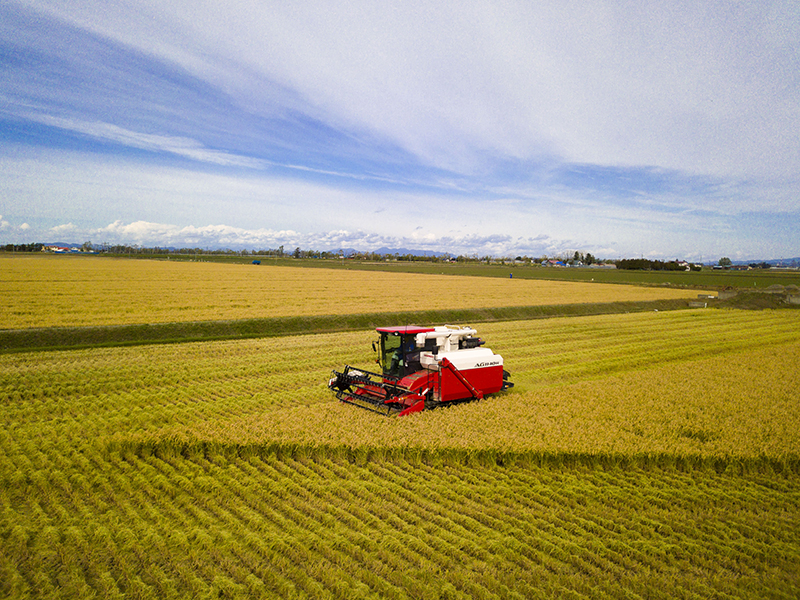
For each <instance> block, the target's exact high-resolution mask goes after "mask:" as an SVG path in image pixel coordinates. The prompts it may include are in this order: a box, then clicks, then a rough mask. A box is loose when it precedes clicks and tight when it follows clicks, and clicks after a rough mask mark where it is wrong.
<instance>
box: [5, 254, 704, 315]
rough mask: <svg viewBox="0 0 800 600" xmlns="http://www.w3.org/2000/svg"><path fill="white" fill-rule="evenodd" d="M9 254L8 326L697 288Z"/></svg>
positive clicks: (492, 303)
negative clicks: (17, 256) (12, 256)
mask: <svg viewBox="0 0 800 600" xmlns="http://www.w3.org/2000/svg"><path fill="white" fill-rule="evenodd" d="M0 260H2V267H3V268H2V270H1V271H0V294H2V296H3V298H4V302H3V304H2V306H0V328H2V329H15V328H29V327H69V326H90V325H121V324H141V323H172V322H189V321H215V320H230V319H253V318H265V317H290V316H310V315H338V314H358V313H379V312H398V311H417V310H436V309H464V308H471V309H472V308H487V307H507V306H541V305H554V304H579V303H596V302H620V301H633V300H636V301H646V300H656V299H674V298H689V297H694V296H695V295H696V294H697V291H696V290H694V291H686V290H675V289H668V288H657V287H636V286H628V285H610V284H600V283H597V284H594V283H574V282H555V281H533V280H523V279H499V278H487V277H464V276H458V275H425V274H413V273H387V272H377V271H348V270H341V269H336V270H333V269H303V268H297V267H279V266H269V265H261V266H258V267H256V266H254V265H242V264H220V263H201V262H178V261H171V262H170V261H164V260H162V261H156V260H136V259H111V258H105V257H88V256H87V257H67V256H41V257H21V258H3V259H0Z"/></svg>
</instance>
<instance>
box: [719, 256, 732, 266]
mask: <svg viewBox="0 0 800 600" xmlns="http://www.w3.org/2000/svg"><path fill="white" fill-rule="evenodd" d="M732 264H733V263H732V262H731V259H730V258H728V257H727V256H723V257H722V258H720V259H719V266H720V267H730V266H731V265H732Z"/></svg>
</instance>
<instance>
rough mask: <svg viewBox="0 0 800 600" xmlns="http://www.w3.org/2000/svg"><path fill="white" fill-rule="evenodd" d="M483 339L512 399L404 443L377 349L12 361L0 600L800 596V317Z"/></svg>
mask: <svg viewBox="0 0 800 600" xmlns="http://www.w3.org/2000/svg"><path fill="white" fill-rule="evenodd" d="M243 268H244V267H243ZM451 279H452V278H450V279H448V280H451ZM473 325H474V326H475V327H476V328H477V329H478V330H479V333H480V335H481V336H482V337H484V338H485V339H486V340H487V345H488V346H489V347H491V348H492V349H493V350H495V351H496V352H499V353H501V354H502V355H503V356H504V358H505V360H506V368H508V369H509V370H510V371H511V372H512V380H513V381H514V382H515V383H516V387H515V388H514V389H513V390H510V391H508V392H505V393H503V394H499V395H497V396H494V397H490V398H487V399H484V400H483V401H481V402H475V403H471V404H467V405H461V406H456V407H451V408H447V409H440V410H437V411H431V412H426V413H421V414H418V415H413V416H410V417H406V418H402V419H386V418H384V417H380V416H378V415H374V414H372V413H368V412H366V411H360V410H358V409H357V408H355V407H350V406H346V405H341V404H339V403H337V402H335V401H334V400H333V398H332V395H331V394H330V393H329V392H328V390H327V389H326V387H325V381H326V380H327V377H328V375H329V373H330V370H331V369H332V368H339V367H341V366H343V365H344V364H345V363H351V364H355V365H361V366H367V365H369V364H370V362H371V360H372V350H371V348H370V342H371V340H372V339H373V338H374V337H375V336H374V333H373V332H369V331H359V332H349V333H340V334H318V335H306V336H292V337H281V338H270V339H255V340H237V341H216V342H202V343H183V344H170V345H153V346H142V347H136V348H124V347H120V348H95V349H84V350H69V351H60V352H31V353H18V354H6V355H0V405H2V407H3V410H2V411H0V423H2V425H1V426H0V596H3V597H12V598H75V597H81V598H83V597H87V598H88V597H102V598H184V597H223V598H245V597H258V598H536V597H541V598H562V597H573V598H581V597H585V598H603V597H612V598H617V597H622V596H625V597H631V598H637V597H642V598H706V597H732V598H745V597H754V598H763V597H787V598H788V597H797V596H798V594H799V592H800V542H798V540H800V537H798V535H797V532H798V531H800V460H798V457H800V441H798V436H797V435H796V432H797V431H798V430H800V401H799V400H798V398H800V394H798V384H800V379H798V375H797V374H798V373H800V317H799V316H798V314H797V313H796V312H795V311H762V312H743V311H730V310H715V311H710V310H685V311H672V312H667V313H664V312H661V313H638V314H628V315H606V316H595V317H576V318H564V319H548V320H537V321H517V322H506V323H492V324H478V323H473Z"/></svg>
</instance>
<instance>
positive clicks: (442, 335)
mask: <svg viewBox="0 0 800 600" xmlns="http://www.w3.org/2000/svg"><path fill="white" fill-rule="evenodd" d="M377 332H378V333H379V334H380V340H379V341H378V343H377V344H376V343H373V345H372V347H373V350H375V351H376V352H377V353H378V359H377V360H376V361H375V362H377V363H378V364H379V365H380V367H381V371H382V372H381V373H370V372H368V371H364V370H361V369H354V368H353V367H350V366H349V365H348V366H346V367H345V368H344V371H342V372H339V371H334V372H333V376H332V377H331V379H330V381H329V382H328V387H329V388H330V389H331V390H332V391H333V392H334V394H335V395H336V397H337V398H339V400H341V401H342V402H346V403H348V404H355V405H357V406H361V407H362V408H366V409H369V410H373V411H376V412H379V413H382V414H386V415H391V414H399V415H400V416H403V415H407V414H410V413H414V412H419V411H421V410H424V409H426V408H435V407H437V406H442V405H447V404H451V403H456V402H465V401H470V400H480V399H481V398H483V397H484V396H487V395H489V394H494V393H496V392H499V391H501V390H505V389H508V388H510V387H513V385H514V384H513V383H511V382H509V381H508V377H509V373H508V371H505V370H504V369H503V357H502V356H500V355H499V354H495V353H494V352H492V351H491V350H490V349H489V348H482V347H481V346H482V345H483V340H481V339H480V338H477V337H473V336H474V335H475V334H476V333H477V331H475V330H474V329H472V328H470V327H450V326H444V327H417V326H415V325H405V326H400V327H378V328H377Z"/></svg>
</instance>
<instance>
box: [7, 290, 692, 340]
mask: <svg viewBox="0 0 800 600" xmlns="http://www.w3.org/2000/svg"><path fill="white" fill-rule="evenodd" d="M687 306H688V301H687V300H686V299H673V300H651V301H643V302H637V301H628V302H611V303H587V304H560V305H551V306H514V307H500V308H474V309H454V310H427V311H410V312H394V313H365V314H353V315H318V316H302V317H274V318H263V319H241V320H229V321H187V322H183V323H152V324H142V325H105V326H95V327H47V328H29V329H6V330H0V353H8V352H27V351H39V350H64V349H76V348H94V347H109V346H130V345H138V344H165V343H177V342H194V341H209V340H232V339H245V338H260V337H275V336H287V335H304V334H311V333H330V332H337V331H354V330H360V329H373V328H375V327H381V326H387V325H405V324H415V325H441V324H444V323H450V324H458V323H486V322H491V321H516V320H526V319H541V318H548V317H565V316H588V315H600V314H613V313H627V312H644V311H653V310H678V309H684V308H687Z"/></svg>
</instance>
